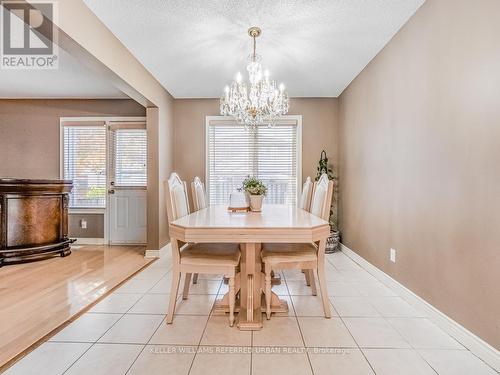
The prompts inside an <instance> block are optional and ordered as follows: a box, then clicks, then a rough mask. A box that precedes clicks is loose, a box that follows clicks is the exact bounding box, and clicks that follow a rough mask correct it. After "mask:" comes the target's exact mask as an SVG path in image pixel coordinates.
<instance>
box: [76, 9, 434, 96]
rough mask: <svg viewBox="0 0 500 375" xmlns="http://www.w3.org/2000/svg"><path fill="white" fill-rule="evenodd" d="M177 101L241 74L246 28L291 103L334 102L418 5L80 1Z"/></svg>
mask: <svg viewBox="0 0 500 375" xmlns="http://www.w3.org/2000/svg"><path fill="white" fill-rule="evenodd" d="M84 1H85V3H86V4H87V5H88V6H89V7H90V8H91V9H92V10H93V11H94V13H95V14H96V15H97V16H98V17H99V18H100V19H101V20H102V21H103V22H104V23H105V24H106V25H107V26H108V27H109V28H110V29H111V31H113V33H114V34H115V35H116V36H117V37H118V38H119V39H120V40H121V41H122V42H123V43H124V44H125V45H126V46H127V47H128V48H129V49H130V50H131V51H132V52H133V53H134V54H135V56H136V57H137V58H138V59H139V60H140V61H141V62H142V63H143V64H144V65H145V66H146V68H148V69H149V70H150V71H151V73H153V75H154V76H155V77H156V78H157V79H158V80H159V81H160V82H161V83H162V84H163V86H164V87H165V88H166V89H167V90H168V91H169V92H170V93H171V94H172V95H173V96H174V97H177V98H188V97H190V98H192V97H218V96H220V94H221V91H222V88H223V87H224V85H226V84H227V83H229V82H230V80H231V79H232V78H233V77H234V74H235V73H236V72H237V71H241V72H242V73H244V71H245V66H246V57H247V55H248V54H249V53H250V50H251V39H250V38H249V37H248V36H247V34H246V32H247V29H248V27H250V26H254V25H255V26H260V27H261V28H262V30H263V35H262V36H261V37H260V38H259V39H258V44H257V52H258V53H260V54H262V55H263V66H264V67H265V68H268V69H269V70H270V72H271V74H272V75H273V77H274V78H275V79H276V80H277V81H283V82H284V83H285V84H286V85H287V88H288V92H289V94H290V95H291V96H295V97H321V96H328V97H336V96H338V95H339V94H340V93H341V92H342V91H343V90H344V88H345V87H346V86H347V85H348V84H349V82H351V81H352V80H353V79H354V78H355V77H356V75H358V73H359V72H360V71H361V70H362V69H363V68H364V67H365V66H366V65H367V64H368V63H369V62H370V60H371V59H373V57H374V56H375V55H376V54H377V53H378V52H379V51H380V50H381V49H382V48H383V47H384V45H385V44H386V43H387V42H388V41H389V40H390V39H391V37H392V36H393V35H394V34H395V33H396V32H397V31H398V30H399V28H400V27H401V26H402V25H403V24H404V23H405V22H406V21H407V20H408V19H409V18H410V17H411V16H412V15H413V14H414V13H415V11H416V10H417V9H418V8H419V6H420V5H422V4H423V2H424V1H425V0H219V1H207V0H142V1H138V0H84Z"/></svg>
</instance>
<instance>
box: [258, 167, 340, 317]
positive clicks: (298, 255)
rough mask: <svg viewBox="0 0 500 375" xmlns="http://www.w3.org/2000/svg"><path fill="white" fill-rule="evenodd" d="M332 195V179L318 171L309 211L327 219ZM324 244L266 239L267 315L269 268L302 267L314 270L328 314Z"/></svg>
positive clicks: (267, 308)
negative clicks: (270, 240) (268, 240)
mask: <svg viewBox="0 0 500 375" xmlns="http://www.w3.org/2000/svg"><path fill="white" fill-rule="evenodd" d="M332 195H333V182H332V181H329V180H328V176H327V175H326V174H323V175H321V177H320V179H319V181H318V182H316V183H315V184H314V191H313V195H312V200H311V208H310V212H311V214H313V215H316V216H319V217H320V218H322V219H323V220H327V221H328V218H329V216H330V205H331V201H332ZM324 245H325V244H323V246H319V242H318V243H265V244H263V246H262V252H261V258H262V262H263V263H264V273H265V294H266V316H267V319H270V318H271V272H272V271H278V270H284V269H303V270H306V272H307V271H308V270H312V271H316V272H317V273H318V281H319V287H320V292H321V299H322V301H323V310H324V314H325V317H326V318H330V317H331V313H330V302H329V301H328V291H327V286H326V277H325V246H324Z"/></svg>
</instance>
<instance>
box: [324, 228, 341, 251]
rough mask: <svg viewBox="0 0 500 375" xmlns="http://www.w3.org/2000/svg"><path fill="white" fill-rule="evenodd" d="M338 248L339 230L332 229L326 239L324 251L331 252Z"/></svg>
mask: <svg viewBox="0 0 500 375" xmlns="http://www.w3.org/2000/svg"><path fill="white" fill-rule="evenodd" d="M339 250H340V232H339V231H334V230H332V231H331V232H330V237H328V238H327V239H326V249H325V253H327V254H331V253H334V252H336V251H339Z"/></svg>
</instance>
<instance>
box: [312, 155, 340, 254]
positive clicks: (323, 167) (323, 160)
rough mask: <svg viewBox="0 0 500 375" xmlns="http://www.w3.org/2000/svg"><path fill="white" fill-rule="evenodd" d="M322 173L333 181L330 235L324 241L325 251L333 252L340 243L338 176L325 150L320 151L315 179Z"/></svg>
mask: <svg viewBox="0 0 500 375" xmlns="http://www.w3.org/2000/svg"><path fill="white" fill-rule="evenodd" d="M324 173H326V174H327V175H328V179H329V180H331V181H333V199H332V204H331V206H330V218H329V223H330V237H328V240H327V243H326V252H327V253H333V252H334V251H336V250H338V249H339V243H340V232H339V230H338V226H337V193H338V189H337V183H338V177H337V173H336V172H335V170H334V169H333V167H332V166H331V165H329V164H328V157H327V156H326V151H325V150H323V151H321V156H320V159H319V162H318V168H317V174H316V178H315V180H316V181H318V180H319V179H320V177H321V175H322V174H324Z"/></svg>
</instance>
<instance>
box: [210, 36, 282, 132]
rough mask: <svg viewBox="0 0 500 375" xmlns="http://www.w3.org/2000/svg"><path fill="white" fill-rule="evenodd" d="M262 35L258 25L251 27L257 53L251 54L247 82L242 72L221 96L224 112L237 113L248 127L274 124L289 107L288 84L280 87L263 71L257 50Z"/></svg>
mask: <svg viewBox="0 0 500 375" xmlns="http://www.w3.org/2000/svg"><path fill="white" fill-rule="evenodd" d="M260 34H261V30H260V29H259V28H258V27H251V28H250V29H248V35H250V37H252V39H253V53H252V54H250V55H249V56H248V65H247V71H248V80H249V83H248V84H247V83H246V82H244V81H243V77H242V76H241V74H240V73H238V74H237V75H236V79H235V80H234V81H233V83H231V85H230V86H226V87H225V89H224V94H223V95H222V96H221V98H220V113H221V115H224V116H233V117H234V118H235V119H236V120H237V121H238V122H240V123H242V124H244V125H245V127H248V126H249V127H252V128H254V127H256V126H257V125H261V124H267V125H268V126H273V125H274V124H275V122H276V120H277V118H279V117H280V116H282V115H284V114H286V113H287V112H288V108H289V101H288V94H287V93H286V91H285V85H283V83H281V84H280V85H279V86H277V85H276V82H275V81H274V80H272V79H270V78H269V71H267V70H266V71H265V72H264V73H263V72H262V65H261V60H262V57H261V56H260V55H258V54H257V53H256V52H255V50H256V38H257V37H259V36H260Z"/></svg>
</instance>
